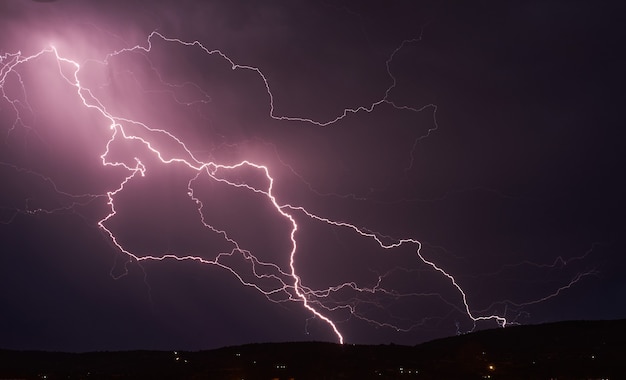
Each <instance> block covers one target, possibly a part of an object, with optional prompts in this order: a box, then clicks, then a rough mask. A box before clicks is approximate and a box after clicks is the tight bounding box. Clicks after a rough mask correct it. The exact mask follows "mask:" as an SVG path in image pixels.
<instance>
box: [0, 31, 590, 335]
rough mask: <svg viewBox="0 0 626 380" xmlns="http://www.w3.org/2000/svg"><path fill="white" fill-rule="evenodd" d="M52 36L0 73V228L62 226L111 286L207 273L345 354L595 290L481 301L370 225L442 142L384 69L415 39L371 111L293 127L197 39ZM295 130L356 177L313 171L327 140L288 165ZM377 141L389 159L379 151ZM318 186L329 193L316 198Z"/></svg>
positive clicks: (439, 261) (267, 94) (556, 287)
mask: <svg viewBox="0 0 626 380" xmlns="http://www.w3.org/2000/svg"><path fill="white" fill-rule="evenodd" d="M94 29H95V30H96V32H94V34H93V36H85V35H80V34H79V32H81V31H84V30H90V31H92V32H93V30H94ZM60 30H61V32H56V33H41V34H39V35H37V36H36V37H33V38H32V39H30V40H28V44H27V46H26V47H25V49H24V50H23V51H18V50H13V51H10V52H3V53H2V55H1V56H0V95H1V96H2V115H0V117H1V118H2V120H3V121H6V122H5V124H4V125H5V126H6V127H5V128H3V140H4V144H5V147H6V149H7V150H6V154H3V156H2V157H1V158H0V159H1V160H2V168H3V170H5V171H7V172H8V173H11V174H10V175H13V176H15V177H19V178H20V179H21V180H22V181H24V182H25V183H26V182H28V181H31V182H34V183H36V184H37V185H36V186H38V187H39V190H38V192H33V193H32V194H28V195H24V196H20V195H16V196H15V197H14V199H12V200H11V202H10V205H11V206H10V207H6V206H3V207H4V208H5V211H4V212H3V217H2V220H1V222H2V223H4V224H11V223H13V222H14V220H15V218H17V217H18V216H20V215H28V216H36V215H43V214H51V215H55V214H63V213H75V214H76V215H78V216H80V217H81V218H83V219H84V220H85V223H88V224H92V225H95V226H97V227H98V229H99V230H100V231H101V232H102V233H103V234H104V235H105V237H106V239H107V241H108V242H110V243H111V246H112V250H114V251H116V252H118V253H121V254H123V255H124V257H126V259H127V262H126V264H124V265H123V266H124V268H122V269H119V268H114V269H113V270H112V275H113V277H115V278H119V277H121V276H123V275H124V274H125V273H126V272H125V271H126V269H125V267H126V266H127V265H129V263H138V264H139V265H141V266H142V268H143V269H142V270H144V272H145V274H146V283H147V284H148V286H149V284H150V280H149V270H147V269H146V268H145V267H144V266H145V265H146V264H147V263H149V262H155V263H157V262H158V264H159V265H163V266H169V265H178V262H190V263H195V264H198V265H204V266H208V267H215V268H218V269H219V270H223V271H226V272H227V273H229V274H231V275H232V276H233V277H234V278H236V279H237V281H238V282H239V283H240V284H241V285H242V286H244V287H248V288H251V289H254V290H255V291H256V292H258V293H259V294H261V295H262V296H263V297H264V298H265V299H267V301H269V302H273V303H278V304H285V305H289V304H293V305H298V307H300V308H301V309H302V310H304V311H305V312H306V315H307V318H312V319H314V320H318V321H321V323H322V325H323V326H324V329H326V330H327V331H329V332H330V333H331V334H332V336H334V339H335V340H336V341H338V342H340V343H343V342H344V341H353V340H354V338H352V337H351V336H350V335H349V334H347V333H345V332H344V328H343V327H346V326H348V325H349V324H350V323H352V322H354V321H356V323H364V324H366V325H369V326H374V327H375V328H384V329H390V330H392V331H397V332H411V331H415V330H417V329H419V328H420V326H423V325H426V324H427V322H428V321H429V320H444V319H455V320H457V330H458V331H459V332H464V331H470V330H473V329H474V328H475V327H476V326H477V324H478V323H482V322H483V321H486V322H490V325H493V326H506V325H507V324H510V323H517V320H518V317H519V316H520V315H521V314H523V313H524V307H526V306H529V305H535V304H538V303H541V302H544V301H547V300H550V299H552V298H554V297H557V296H558V295H559V294H560V293H561V292H562V291H563V290H566V289H569V288H570V287H572V286H573V285H575V284H577V283H578V282H579V281H582V280H583V279H585V278H586V277H588V276H592V275H595V274H597V272H596V271H595V270H594V269H589V268H582V269H578V268H575V269H572V272H571V273H570V274H569V275H567V276H566V277H565V278H559V279H558V281H556V282H555V283H553V284H550V286H549V287H548V288H545V289H542V290H541V291H538V292H533V293H532V295H531V296H530V297H523V296H520V295H519V294H516V295H515V296H512V297H510V296H508V295H507V294H501V295H497V296H493V297H491V298H489V297H488V299H485V298H483V297H481V300H480V301H478V298H479V297H478V296H476V295H475V293H474V292H473V291H472V289H471V287H468V286H467V285H465V284H466V283H472V281H470V280H468V279H467V278H466V276H465V277H464V275H463V274H462V273H463V271H461V270H460V269H459V268H458V267H456V265H457V264H450V263H451V262H452V261H453V260H452V257H453V255H452V254H451V253H449V252H448V251H447V250H446V249H445V248H443V247H437V246H434V245H429V244H426V243H423V242H422V241H421V239H420V235H421V233H420V230H419V228H414V229H411V228H410V227H408V226H409V225H410V223H403V225H402V226H393V225H389V227H387V226H385V223H383V222H379V221H377V220H373V218H370V217H369V214H368V212H369V210H378V211H381V212H382V213H383V215H385V216H384V219H383V220H385V221H392V220H393V219H394V215H393V213H394V212H402V208H401V207H392V205H394V204H403V203H406V204H410V203H415V202H418V201H419V200H416V199H407V198H406V196H405V195H403V194H400V195H399V196H394V195H393V194H390V195H388V194H385V192H386V191H387V188H390V187H391V186H390V185H389V184H390V183H391V182H392V181H393V179H394V178H398V177H403V176H404V177H409V176H412V175H413V174H414V171H415V168H414V164H415V160H416V151H417V149H418V146H419V145H420V144H421V143H422V142H423V141H428V139H429V138H430V137H432V136H433V135H436V134H437V133H438V131H439V129H440V127H439V126H438V121H437V118H436V116H437V115H438V112H439V113H440V112H441V111H438V107H437V105H435V104H434V103H431V102H415V103H414V104H411V103H410V102H406V101H403V100H401V97H400V96H399V95H397V94H399V93H401V92H402V91H405V90H404V89H403V88H402V86H401V85H400V84H401V79H399V76H398V75H397V74H396V72H395V71H394V70H395V69H394V65H396V64H397V61H399V60H401V58H400V57H401V55H402V54H403V53H404V52H405V51H406V50H410V49H415V48H416V46H419V44H420V43H421V42H422V40H423V39H422V36H421V35H420V34H418V35H417V36H409V38H407V39H404V40H399V41H397V42H396V43H395V45H394V47H393V48H390V49H388V50H387V51H386V56H385V57H384V58H382V59H379V61H380V62H381V63H382V64H381V65H380V66H379V69H380V71H381V77H382V78H385V80H386V82H385V83H384V85H381V86H378V89H379V91H378V94H377V95H376V97H375V98H372V96H369V98H368V97H358V96H357V97H355V99H358V100H354V99H346V100H345V101H344V102H343V103H342V104H341V105H340V106H337V105H336V103H337V102H336V101H335V102H334V103H335V105H334V107H335V109H334V110H332V112H316V111H311V112H308V113H307V112H305V113H304V114H302V113H299V112H295V113H292V112H288V111H285V109H286V107H283V106H281V101H282V100H281V98H280V97H279V96H277V95H276V91H275V89H274V85H273V82H272V75H271V74H267V71H266V70H265V69H264V68H262V67H261V66H255V65H253V64H247V63H239V60H238V59H235V58H231V56H230V55H229V54H227V53H226V52H225V51H223V50H220V49H212V48H210V47H208V44H206V43H204V42H201V41H200V40H186V39H184V38H178V37H174V36H169V35H167V34H165V33H161V32H160V31H152V32H150V33H148V34H147V35H145V34H144V35H142V36H141V37H137V34H136V33H130V34H131V35H133V36H134V37H133V38H134V39H132V41H133V42H129V41H125V40H124V39H122V38H121V37H118V36H117V33H115V34H114V33H112V32H111V31H102V30H99V29H96V28H95V26H87V27H84V29H81V28H77V29H76V30H74V31H73V30H72V28H70V27H67V28H60ZM120 34H124V33H120ZM135 40H136V43H135ZM79 41H80V42H79ZM90 41H98V42H102V43H98V44H92V43H90ZM303 75H304V74H303ZM381 82H382V81H381ZM244 89H245V90H244ZM302 91H303V92H305V91H307V89H306V88H302ZM311 96H313V95H311ZM328 97H332V96H331V94H330V93H329V94H328ZM363 98H368V99H369V100H367V101H364V100H363ZM233 99H234V100H233ZM342 100H343V99H342ZM346 104H348V105H346ZM319 114H323V115H326V116H322V117H316V115H319ZM369 123H372V125H374V127H372V126H371V125H369ZM294 130H298V131H299V132H298V133H325V134H327V135H328V136H329V137H328V139H329V140H332V139H333V138H335V137H334V136H336V138H337V141H340V142H341V143H342V144H343V143H344V142H346V141H349V142H351V143H352V144H354V145H355V146H356V147H357V148H358V149H356V150H358V153H357V154H355V155H354V156H353V159H354V162H356V163H357V164H358V165H359V167H360V168H362V169H363V171H362V172H359V173H355V172H354V171H353V170H351V169H350V168H353V167H354V163H352V162H350V161H349V160H350V158H351V157H350V155H348V154H346V155H345V156H340V157H342V158H341V159H338V160H335V159H334V158H332V157H331V158H329V159H326V158H325V157H324V155H330V154H331V153H327V152H328V151H330V152H332V150H333V149H335V146H333V145H330V143H329V144H327V145H326V146H324V145H323V144H318V143H320V142H324V141H325V140H324V139H325V138H326V137H324V138H316V139H311V140H310V142H307V141H306V137H304V138H303V137H299V139H300V142H299V144H298V145H297V146H296V147H306V146H307V144H309V145H308V146H310V148H309V149H310V150H309V151H308V152H309V153H310V152H315V153H316V154H315V155H311V154H308V155H304V154H303V155H301V156H300V157H298V156H299V153H300V152H294V151H292V150H293V148H291V147H290V146H289V145H290V144H289V143H288V142H285V141H286V140H288V138H287V137H285V136H288V135H289V134H290V133H295V132H294ZM383 135H384V136H385V137H382V136H383ZM281 139H285V141H282V140H281ZM384 139H388V141H389V142H394V143H398V144H401V148H400V149H391V150H386V149H383V148H380V147H384V146H385V144H387V143H388V142H387V141H385V140H384ZM316 144H318V146H316ZM372 147H374V148H380V150H379V151H376V150H373V149H372ZM296 149H297V148H296ZM346 149H347V148H346ZM317 152H319V153H317ZM332 154H334V152H332ZM318 164H319V165H318ZM322 164H323V165H322ZM324 165H325V166H324ZM342 165H343V166H344V167H345V168H346V169H341V167H342ZM316 166H319V169H318V168H316ZM324 167H327V168H329V167H331V169H329V170H327V171H325V170H326V169H324ZM326 175H328V176H329V177H330V178H331V180H329V181H321V180H320V178H324V177H325V176H326ZM351 176H353V178H352V177H351ZM333 179H334V180H336V181H335V184H334V185H333ZM343 181H345V182H343ZM329 183H330V184H331V185H329ZM376 194H385V195H384V196H380V197H378V198H377V197H376V196H374V195H376ZM444 197H445V196H444ZM498 198H504V197H500V196H498ZM429 202H432V200H431V201H429ZM386 210H388V211H386ZM413 211H414V210H412V211H411V212H413ZM424 247H427V250H428V252H426V253H425V252H424ZM594 247H595V246H594ZM592 253H593V252H592V251H589V252H587V253H586V254H585V255H584V256H580V257H577V258H574V259H571V260H565V259H558V260H554V261H553V262H552V263H550V264H536V263H535V261H527V262H521V263H519V264H515V265H509V264H504V265H503V266H501V267H499V268H495V269H494V270H493V271H492V272H490V273H483V274H482V275H481V276H482V277H484V278H489V277H490V276H496V275H503V274H504V275H506V273H507V271H511V272H514V271H515V270H518V269H519V268H522V267H529V268H533V270H537V271H539V270H545V271H544V272H545V273H549V272H551V271H553V270H558V269H562V268H564V267H566V266H567V265H568V263H572V262H576V261H583V260H584V259H585V258H586V257H587V255H590V254H592ZM558 257H559V258H560V256H558ZM544 262H545V261H544ZM568 273H569V272H568ZM547 281H548V280H545V281H544V282H547ZM451 316H452V317H451ZM459 318H464V319H465V320H464V322H458V319H459ZM460 324H463V327H458V325H460ZM307 326H308V322H307Z"/></svg>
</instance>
